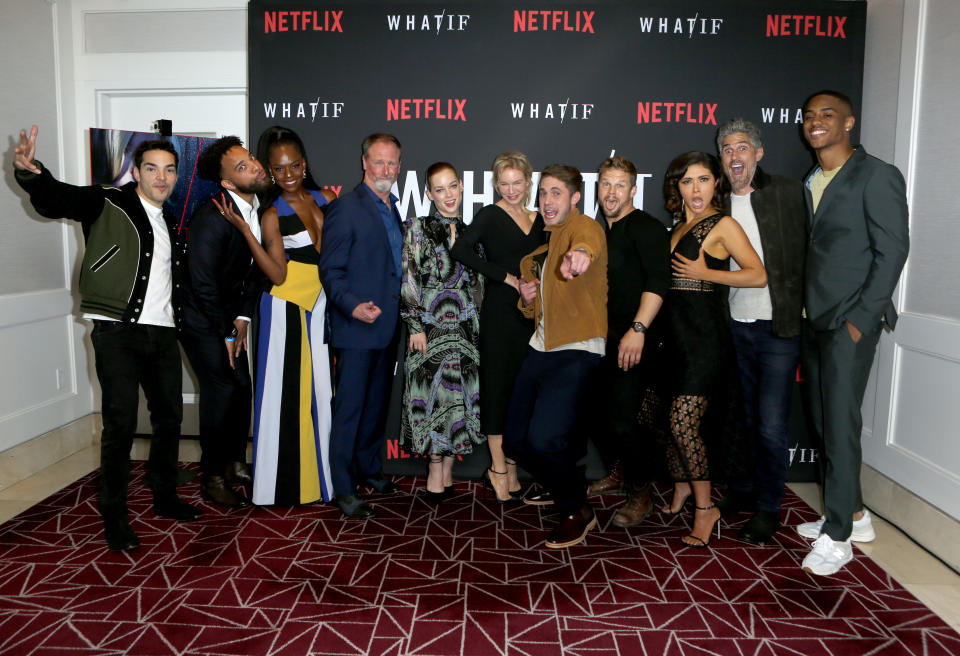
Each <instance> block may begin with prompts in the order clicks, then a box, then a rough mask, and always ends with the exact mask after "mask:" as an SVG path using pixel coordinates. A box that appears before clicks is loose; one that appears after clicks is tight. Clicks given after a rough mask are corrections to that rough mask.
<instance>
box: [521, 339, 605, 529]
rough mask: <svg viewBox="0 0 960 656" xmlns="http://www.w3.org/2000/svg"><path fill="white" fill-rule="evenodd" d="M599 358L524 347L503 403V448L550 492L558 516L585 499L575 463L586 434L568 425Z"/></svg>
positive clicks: (583, 353) (572, 420)
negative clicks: (508, 401) (511, 384)
mask: <svg viewBox="0 0 960 656" xmlns="http://www.w3.org/2000/svg"><path fill="white" fill-rule="evenodd" d="M599 363H600V356H599V355H596V354H595V353H588V352H586V351H554V352H552V353H544V352H541V351H537V350H534V349H530V350H529V351H528V353H527V357H526V358H525V359H524V361H523V364H522V365H521V366H520V373H519V374H517V379H516V381H515V382H514V385H513V394H512V395H511V397H510V404H509V406H508V407H507V420H506V424H505V426H504V431H503V451H504V453H505V454H506V455H507V457H508V458H513V459H514V460H516V461H517V463H519V464H520V466H521V467H523V468H524V469H526V470H527V471H528V472H530V473H531V474H533V476H534V478H536V479H537V481H539V482H540V483H541V484H542V485H543V486H544V487H546V488H547V489H548V490H549V491H550V492H551V493H552V494H553V498H554V501H555V504H556V506H555V507H556V511H557V512H558V513H560V514H563V515H569V514H571V513H573V512H576V511H577V510H579V509H580V507H581V506H583V504H584V503H586V500H587V496H586V490H585V488H584V480H583V473H582V472H581V471H580V469H579V468H578V467H577V461H578V460H579V458H580V456H581V454H582V453H583V440H584V439H586V438H585V436H584V435H583V434H582V432H581V431H577V430H573V429H574V422H575V420H576V415H577V410H578V409H579V407H580V404H579V400H580V396H581V393H582V392H583V388H584V385H585V384H586V382H587V381H588V380H589V378H590V376H591V374H592V373H593V371H594V370H595V369H596V367H597V365H598V364H599Z"/></svg>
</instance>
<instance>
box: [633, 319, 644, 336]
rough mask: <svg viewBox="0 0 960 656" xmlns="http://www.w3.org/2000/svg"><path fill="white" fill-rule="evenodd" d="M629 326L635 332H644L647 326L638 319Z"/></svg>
mask: <svg viewBox="0 0 960 656" xmlns="http://www.w3.org/2000/svg"><path fill="white" fill-rule="evenodd" d="M630 327H631V328H633V332H635V333H645V332H647V327H646V326H644V325H643V324H642V323H640V322H639V321H634V322H633V323H632V324H630Z"/></svg>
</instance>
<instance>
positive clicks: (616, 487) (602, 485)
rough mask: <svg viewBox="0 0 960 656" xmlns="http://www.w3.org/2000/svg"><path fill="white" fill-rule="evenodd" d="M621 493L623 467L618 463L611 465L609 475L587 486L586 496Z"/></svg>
mask: <svg viewBox="0 0 960 656" xmlns="http://www.w3.org/2000/svg"><path fill="white" fill-rule="evenodd" d="M622 491H623V467H622V466H621V465H620V461H619V460H617V461H616V462H615V463H613V467H612V468H611V469H610V473H609V474H607V475H606V476H604V477H603V478H601V479H600V480H598V481H593V482H592V483H590V484H589V485H588V486H587V496H594V495H596V494H617V493H620V492H622Z"/></svg>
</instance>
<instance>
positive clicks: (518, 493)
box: [504, 459, 525, 501]
mask: <svg viewBox="0 0 960 656" xmlns="http://www.w3.org/2000/svg"><path fill="white" fill-rule="evenodd" d="M504 462H506V463H507V473H508V474H509V473H510V470H509V467H510V465H513V466H514V467H516V466H517V463H516V462H514V461H513V460H507V459H504ZM507 492H509V493H510V496H512V497H513V498H514V499H516V500H517V501H523V494H524V492H525V490H524V489H523V486H522V485H521V486H520V489H519V490H513V491H511V490H507Z"/></svg>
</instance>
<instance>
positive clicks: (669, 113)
mask: <svg viewBox="0 0 960 656" xmlns="http://www.w3.org/2000/svg"><path fill="white" fill-rule="evenodd" d="M718 104H719V103H705V102H697V103H694V102H667V101H656V102H651V101H643V100H641V101H640V102H638V103H637V123H638V124H643V123H700V124H702V125H716V124H717V105H718Z"/></svg>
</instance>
